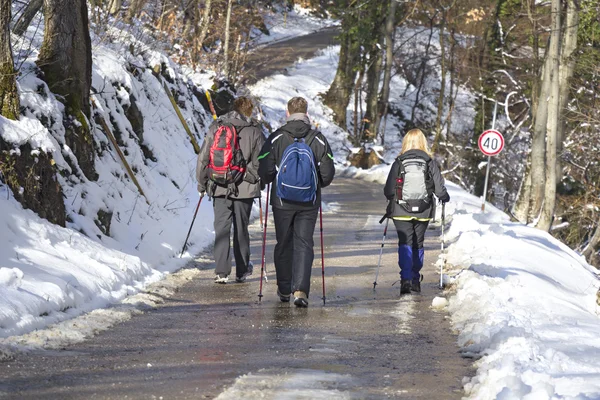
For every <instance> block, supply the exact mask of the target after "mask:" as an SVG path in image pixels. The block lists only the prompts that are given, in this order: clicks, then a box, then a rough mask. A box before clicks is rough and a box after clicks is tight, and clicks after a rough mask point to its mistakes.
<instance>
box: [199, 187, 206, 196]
mask: <svg viewBox="0 0 600 400" xmlns="http://www.w3.org/2000/svg"><path fill="white" fill-rule="evenodd" d="M198 194H199V195H200V197H204V195H205V194H206V190H205V189H198Z"/></svg>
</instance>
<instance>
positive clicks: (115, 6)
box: [108, 0, 123, 15]
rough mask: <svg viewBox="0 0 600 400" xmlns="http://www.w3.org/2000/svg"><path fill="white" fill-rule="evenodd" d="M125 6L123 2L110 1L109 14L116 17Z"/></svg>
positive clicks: (120, 0)
mask: <svg viewBox="0 0 600 400" xmlns="http://www.w3.org/2000/svg"><path fill="white" fill-rule="evenodd" d="M122 5H123V0H110V2H109V3H108V12H109V13H110V14H111V15H116V14H118V13H119V11H121V6H122Z"/></svg>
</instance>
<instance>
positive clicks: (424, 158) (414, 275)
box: [383, 129, 450, 294]
mask: <svg viewBox="0 0 600 400" xmlns="http://www.w3.org/2000/svg"><path fill="white" fill-rule="evenodd" d="M383 192H384V194H385V197H386V198H387V199H388V207H387V211H386V217H387V218H391V219H392V220H393V221H394V225H395V226H396V231H398V265H399V266H400V294H408V293H410V292H411V291H413V292H420V291H421V278H422V276H421V272H420V271H421V268H422V267H423V260H424V258H425V249H424V248H423V243H424V241H425V231H426V230H427V225H429V221H430V220H431V219H432V218H433V215H434V212H435V203H434V199H433V194H435V196H436V197H437V198H438V199H439V200H440V201H441V202H443V203H446V202H448V201H450V195H449V194H448V191H447V190H446V186H445V184H444V178H443V177H442V174H441V172H440V167H439V166H438V164H437V162H436V161H435V160H434V159H433V158H432V154H431V151H430V150H429V146H428V145H427V139H426V138H425V135H424V134H423V132H421V130H420V129H412V130H410V131H409V132H408V133H407V134H406V136H404V139H403V141H402V150H401V152H400V155H399V156H398V157H397V158H396V160H395V161H394V163H393V164H392V168H391V169H390V173H389V175H388V178H387V181H386V184H385V187H384V190H383Z"/></svg>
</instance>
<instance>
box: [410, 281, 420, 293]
mask: <svg viewBox="0 0 600 400" xmlns="http://www.w3.org/2000/svg"><path fill="white" fill-rule="evenodd" d="M410 290H412V291H413V292H416V293H421V282H419V281H412V284H411V285H410Z"/></svg>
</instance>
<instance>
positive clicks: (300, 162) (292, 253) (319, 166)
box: [258, 97, 335, 307]
mask: <svg viewBox="0 0 600 400" xmlns="http://www.w3.org/2000/svg"><path fill="white" fill-rule="evenodd" d="M307 112H308V103H307V101H306V100H305V99H304V98H302V97H294V98H292V99H291V100H290V101H289V102H288V104H287V110H286V116H287V123H286V124H285V125H283V126H282V127H281V128H279V129H277V130H276V131H275V132H273V133H272V134H271V135H270V136H269V138H268V139H267V141H266V142H265V144H264V146H263V148H262V150H261V152H260V157H259V160H260V167H259V170H258V173H259V175H260V178H261V180H262V184H263V185H267V184H270V183H271V182H273V185H272V186H271V207H272V209H273V218H274V220H275V235H276V238H277V245H276V246H275V252H274V258H275V270H276V274H277V294H278V296H279V299H280V300H281V301H282V302H289V301H290V298H291V295H292V294H293V295H294V304H295V305H296V306H297V307H307V306H308V295H309V291H310V275H311V269H312V264H313V260H314V248H313V247H314V241H313V234H314V231H315V225H316V222H317V216H318V212H319V208H320V206H321V189H322V188H324V187H326V186H328V185H329V184H330V183H331V182H332V181H333V177H334V175H335V167H334V165H333V154H332V152H331V148H330V147H329V143H328V142H327V139H325V136H323V134H322V133H321V132H319V131H317V130H314V129H313V128H312V127H311V124H310V120H309V118H308V114H307Z"/></svg>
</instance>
